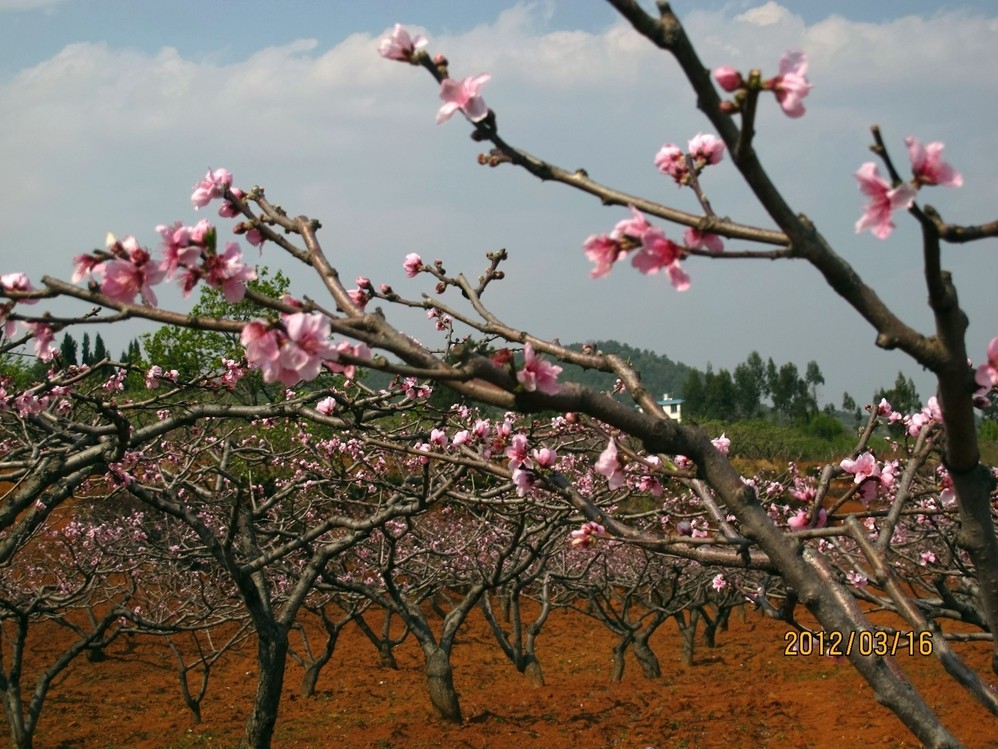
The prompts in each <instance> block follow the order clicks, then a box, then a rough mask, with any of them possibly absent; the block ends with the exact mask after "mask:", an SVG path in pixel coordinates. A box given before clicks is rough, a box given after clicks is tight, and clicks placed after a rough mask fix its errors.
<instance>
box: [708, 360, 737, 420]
mask: <svg viewBox="0 0 998 749" xmlns="http://www.w3.org/2000/svg"><path fill="white" fill-rule="evenodd" d="M704 400H705V401H706V402H705V405H704V411H705V416H706V417H707V418H708V419H718V420H719V421H736V420H737V418H738V416H737V410H738V405H737V404H738V394H737V391H736V389H735V383H734V380H732V379H731V372H729V371H728V370H726V369H722V370H721V371H720V372H717V373H716V374H715V373H713V372H710V371H708V372H707V374H706V375H705V376H704Z"/></svg>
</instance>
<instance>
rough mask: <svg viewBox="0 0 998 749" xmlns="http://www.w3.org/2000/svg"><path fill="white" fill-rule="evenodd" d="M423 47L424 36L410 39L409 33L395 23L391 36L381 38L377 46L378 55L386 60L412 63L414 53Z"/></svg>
mask: <svg viewBox="0 0 998 749" xmlns="http://www.w3.org/2000/svg"><path fill="white" fill-rule="evenodd" d="M425 46H426V37H425V36H423V35H422V34H417V35H416V36H414V37H411V36H409V32H408V31H406V30H405V29H404V28H403V27H402V24H399V23H397V24H395V28H394V29H393V30H392V33H391V34H389V35H388V36H384V37H382V38H381V44H380V45H379V46H378V54H380V55H381V56H382V57H384V58H386V59H388V60H398V61H400V62H412V58H413V55H415V54H416V51H417V50H421V49H423V47H425Z"/></svg>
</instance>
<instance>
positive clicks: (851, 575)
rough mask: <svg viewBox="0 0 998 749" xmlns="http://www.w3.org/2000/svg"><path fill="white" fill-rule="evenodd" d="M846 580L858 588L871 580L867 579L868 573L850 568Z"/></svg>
mask: <svg viewBox="0 0 998 749" xmlns="http://www.w3.org/2000/svg"><path fill="white" fill-rule="evenodd" d="M846 581H847V582H848V583H849V584H850V585H854V586H856V587H857V588H862V587H863V586H864V585H866V584H867V583H868V582H869V580H867V577H866V575H864V574H862V573H861V572H856V571H855V570H849V572H847V573H846Z"/></svg>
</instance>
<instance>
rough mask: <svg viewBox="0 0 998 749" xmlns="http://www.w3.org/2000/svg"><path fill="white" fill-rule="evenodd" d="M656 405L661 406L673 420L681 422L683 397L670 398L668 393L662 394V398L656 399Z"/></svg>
mask: <svg viewBox="0 0 998 749" xmlns="http://www.w3.org/2000/svg"><path fill="white" fill-rule="evenodd" d="M658 405H660V406H661V407H662V410H664V411H665V412H666V413H667V414H669V418H670V419H673V420H675V421H679V422H682V420H683V399H682V398H670V397H669V394H668V393H664V394H663V395H662V399H661V400H659V401H658Z"/></svg>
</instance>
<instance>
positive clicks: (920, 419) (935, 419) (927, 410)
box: [905, 395, 943, 437]
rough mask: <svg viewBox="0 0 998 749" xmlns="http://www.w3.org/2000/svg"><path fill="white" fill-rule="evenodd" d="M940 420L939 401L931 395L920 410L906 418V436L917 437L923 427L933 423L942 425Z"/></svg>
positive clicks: (941, 414)
mask: <svg viewBox="0 0 998 749" xmlns="http://www.w3.org/2000/svg"><path fill="white" fill-rule="evenodd" d="M942 420H943V413H942V409H940V408H939V401H938V400H937V399H936V396H934V395H933V396H932V397H931V398H929V400H928V402H927V403H926V404H925V405H924V406H923V407H922V410H921V411H920V412H918V413H915V414H912V415H911V416H909V417H907V418H906V419H905V423H906V424H907V426H908V434H909V435H910V436H912V437H917V436H918V435H919V434H920V433H921V431H922V429H923V428H924V427H926V426H929V425H931V424H933V423H942Z"/></svg>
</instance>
